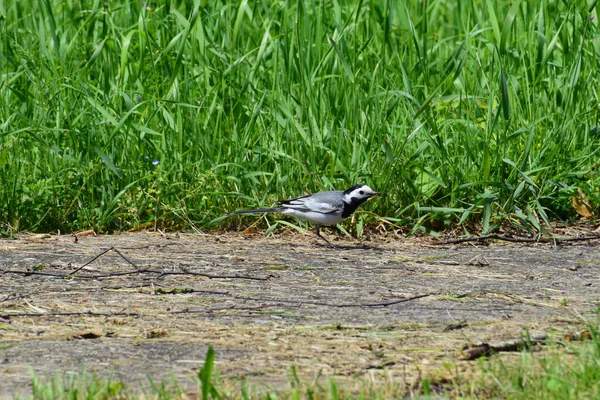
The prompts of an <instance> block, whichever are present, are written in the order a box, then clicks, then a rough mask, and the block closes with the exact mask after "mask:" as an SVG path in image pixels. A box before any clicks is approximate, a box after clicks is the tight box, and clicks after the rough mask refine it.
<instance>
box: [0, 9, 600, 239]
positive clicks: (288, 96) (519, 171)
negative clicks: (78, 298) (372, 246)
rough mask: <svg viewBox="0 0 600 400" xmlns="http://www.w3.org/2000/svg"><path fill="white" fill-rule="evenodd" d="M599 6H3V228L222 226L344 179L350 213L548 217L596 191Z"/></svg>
mask: <svg viewBox="0 0 600 400" xmlns="http://www.w3.org/2000/svg"><path fill="white" fill-rule="evenodd" d="M592 3H593V4H592ZM594 7H595V2H589V1H588V2H586V1H585V0H583V1H573V2H564V1H550V0H546V1H544V0H539V1H529V2H522V1H494V2H492V1H479V0H478V1H469V2H466V1H459V2H451V1H448V0H438V1H429V2H399V1H357V0H355V1H348V2H346V1H344V2H338V1H312V0H300V1H265V2H246V1H242V2H233V1H210V2H208V1H201V0H195V1H193V2H192V1H188V2H171V1H166V2H150V1H149V2H141V1H139V2H129V1H122V0H115V1H111V2H106V3H105V2H103V1H100V0H95V1H84V2H62V1H58V0H41V1H33V0H20V1H15V0H8V1H5V2H3V3H2V5H1V6H0V70H1V71H2V73H1V75H0V87H1V88H2V90H1V91H0V93H1V94H0V96H1V100H0V181H1V182H2V184H1V185H0V223H1V226H0V231H3V232H5V233H6V232H12V231H14V230H36V231H50V230H56V229H60V230H62V231H70V230H77V229H84V228H95V229H96V230H98V231H112V230H127V229H137V228H148V227H152V228H153V227H155V226H157V227H163V228H164V227H167V228H168V227H173V228H190V227H196V228H203V227H207V226H213V227H227V226H231V224H235V223H238V222H239V220H238V219H227V220H221V221H220V222H218V223H216V224H212V225H209V223H210V222H211V221H214V220H215V219H216V218H218V217H220V216H222V215H223V214H224V213H225V212H227V211H231V210H233V209H237V208H241V207H255V206H264V205H269V204H272V203H273V201H274V200H276V199H277V198H286V197H291V196H296V195H298V194H302V193H303V192H314V191H318V190H325V189H330V188H338V189H342V188H347V187H349V186H351V185H352V184H354V183H357V182H362V183H366V184H369V185H371V186H372V187H374V188H376V189H377V190H381V191H383V192H384V193H385V196H383V197H381V198H380V199H378V200H377V201H376V202H370V203H369V204H367V205H366V206H365V208H366V209H368V210H369V211H372V212H373V213H372V214H367V213H362V214H359V215H358V222H359V223H361V224H362V223H365V222H369V221H380V220H378V219H377V218H376V215H379V216H382V217H386V218H387V221H388V222H389V223H390V224H398V225H403V226H408V227H410V228H413V229H423V228H424V227H428V228H432V229H443V228H444V227H446V226H448V223H457V222H461V223H462V222H465V221H467V222H476V223H477V224H476V226H478V228H476V229H478V230H479V229H480V230H482V231H483V232H489V231H493V230H494V229H496V227H497V226H498V223H499V222H501V221H507V222H511V223H513V224H515V225H517V226H518V227H521V228H524V229H526V230H533V231H535V230H538V231H539V230H543V229H544V226H546V225H547V222H548V221H549V220H551V219H556V218H561V219H562V218H572V217H574V216H575V215H576V214H575V213H574V211H573V208H572V206H571V198H572V197H573V196H575V195H576V193H577V188H581V189H582V190H583V192H584V193H585V194H586V195H587V196H588V197H589V202H591V203H592V207H593V208H595V207H596V206H597V204H598V200H599V195H598V187H599V184H600V180H599V177H598V173H597V159H598V149H600V147H599V145H600V132H599V129H598V117H599V115H600V109H599V107H598V104H599V101H598V90H597V88H598V87H600V85H599V84H598V78H599V75H598V71H600V65H599V64H600V61H599V60H600V57H599V55H600V38H599V34H600V33H599V30H598V19H597V18H592V17H593V16H595V13H596V8H594ZM355 222H356V220H355ZM360 226H362V225H360ZM388 226H390V225H388ZM469 226H473V225H469Z"/></svg>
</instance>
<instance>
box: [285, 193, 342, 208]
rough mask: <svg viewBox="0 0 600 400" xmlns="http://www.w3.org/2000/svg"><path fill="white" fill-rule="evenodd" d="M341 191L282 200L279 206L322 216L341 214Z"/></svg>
mask: <svg viewBox="0 0 600 400" xmlns="http://www.w3.org/2000/svg"><path fill="white" fill-rule="evenodd" d="M342 195H343V192H342V191H331V192H320V193H315V194H313V195H307V196H302V197H298V198H296V199H290V200H284V201H281V202H280V204H281V205H282V206H283V207H285V208H293V209H295V210H300V211H314V212H319V213H323V214H331V213H336V212H341V211H343V209H344V203H343V201H342Z"/></svg>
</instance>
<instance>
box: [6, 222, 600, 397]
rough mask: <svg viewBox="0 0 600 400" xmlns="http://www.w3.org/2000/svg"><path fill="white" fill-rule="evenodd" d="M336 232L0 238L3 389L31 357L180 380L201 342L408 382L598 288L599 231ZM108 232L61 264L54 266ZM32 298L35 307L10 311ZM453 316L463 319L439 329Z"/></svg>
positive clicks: (272, 367) (541, 325)
mask: <svg viewBox="0 0 600 400" xmlns="http://www.w3.org/2000/svg"><path fill="white" fill-rule="evenodd" d="M338 244H343V245H344V246H346V247H345V248H344V249H343V250H333V249H329V248H326V247H323V246H321V245H319V244H316V242H315V241H314V240H313V239H312V238H311V237H308V238H307V237H301V236H279V237H277V238H266V239H265V238H262V237H251V238H244V237H242V236H241V235H234V234H230V235H225V236H217V235H209V236H200V235H192V234H173V235H166V236H163V235H159V234H150V233H139V234H123V235H114V236H97V237H83V238H80V239H79V241H78V242H77V243H75V242H74V240H73V237H69V236H24V237H22V238H20V239H18V240H3V241H0V272H2V274H0V315H3V316H4V317H3V318H2V319H0V373H1V374H2V381H3V384H2V385H3V388H2V389H3V392H4V394H5V395H9V396H10V395H12V394H16V393H28V391H29V386H28V385H29V382H30V376H29V372H28V367H29V366H30V367H31V368H33V370H35V371H36V372H37V373H39V374H42V375H45V374H48V375H54V374H55V373H56V372H57V371H67V370H74V371H80V370H83V369H84V368H85V369H86V370H87V371H88V372H90V371H93V372H98V373H100V374H105V375H107V374H109V373H111V372H112V374H113V377H114V379H119V380H123V381H126V382H129V383H131V384H133V386H135V385H142V386H144V385H147V378H146V375H147V374H150V375H151V376H152V377H153V378H154V379H155V380H160V379H161V378H169V377H170V376H171V375H173V376H175V377H176V378H177V379H179V380H181V382H183V383H184V384H186V383H187V384H189V383H190V376H191V375H192V374H193V373H195V371H197V370H198V368H199V367H200V366H201V365H202V362H203V359H204V354H205V351H206V348H207V345H208V344H212V345H213V347H214V348H215V352H216V360H217V362H216V365H217V368H218V370H219V372H220V374H221V375H222V376H224V377H230V378H248V379H249V380H251V381H253V382H259V383H265V384H269V385H274V386H276V387H285V386H286V385H287V383H286V382H287V380H286V373H287V371H288V370H289V368H290V367H291V366H295V368H296V370H297V371H298V374H299V375H300V376H301V377H306V378H309V379H314V378H315V377H316V376H317V375H318V374H320V375H321V376H323V377H332V376H333V377H336V379H337V380H339V381H341V382H343V381H344V380H348V381H349V380H351V379H356V378H357V377H360V378H364V377H367V378H369V379H389V378H390V377H392V378H394V379H403V380H405V381H408V382H410V381H411V380H414V379H416V377H417V376H418V375H419V374H423V373H424V372H427V371H432V370H443V363H444V362H445V361H448V360H452V361H454V360H456V354H457V352H458V351H459V350H460V348H461V347H462V346H463V345H464V344H467V343H469V342H476V341H479V340H501V339H507V338H515V337H519V335H520V334H521V332H522V330H523V329H524V328H527V329H529V330H530V331H531V332H532V333H536V332H540V333H541V332H547V331H548V330H550V329H554V330H558V331H572V330H574V329H577V328H578V327H580V326H581V325H582V322H583V318H586V317H588V316H589V315H590V313H591V312H592V310H594V309H596V308H597V307H598V304H599V302H598V299H599V298H600V296H599V295H600V276H599V274H598V272H599V268H600V250H599V248H598V247H597V242H595V243H586V244H579V245H564V246H559V247H555V246H551V245H540V246H518V245H505V244H493V245H490V246H472V245H459V246H437V245H428V244H427V242H423V241H415V240H412V241H411V240H389V239H388V240H384V239H378V240H374V241H369V242H365V243H363V244H362V245H358V244H356V243H354V242H347V243H342V242H338ZM112 247H114V248H116V249H117V250H118V251H119V253H117V252H115V251H109V252H107V253H106V254H104V255H102V256H101V257H99V258H98V259H96V260H95V261H93V262H92V263H90V264H89V265H87V266H86V267H85V268H83V269H81V270H80V271H79V272H77V273H76V274H75V275H73V276H72V277H71V278H67V279H66V278H60V277H57V276H53V275H66V274H68V273H71V272H73V271H74V270H75V269H76V268H77V267H80V266H81V265H83V264H85V263H86V262H88V261H90V260H91V259H93V258H94V257H95V256H97V255H98V254H100V253H101V252H102V251H105V250H107V249H110V248H112ZM27 271H29V272H30V273H31V274H30V275H25V274H24V272H27ZM43 273H48V274H49V275H41V274H43ZM207 276H211V278H208V277H207ZM222 276H227V277H225V278H220V277H222ZM421 295H427V296H425V297H422V298H418V299H413V300H409V301H403V300H407V299H410V298H414V297H416V296H421ZM13 313H20V314H21V316H18V317H15V316H13V317H10V318H8V317H7V314H13ZM36 313H42V314H44V313H45V314H47V315H42V316H37V315H35V316H24V315H23V314H36ZM53 313H62V314H61V315H49V314H53ZM69 313H73V314H69ZM86 313H88V314H86ZM92 314H93V315H92ZM458 321H466V326H464V327H462V328H459V329H454V330H445V328H446V327H447V326H448V325H451V324H456V323H457V322H458ZM469 365H470V364H469V363H468V362H462V363H459V368H461V369H466V368H469Z"/></svg>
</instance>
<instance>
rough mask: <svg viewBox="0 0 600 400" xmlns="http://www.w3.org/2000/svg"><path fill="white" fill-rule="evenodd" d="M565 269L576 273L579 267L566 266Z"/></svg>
mask: <svg viewBox="0 0 600 400" xmlns="http://www.w3.org/2000/svg"><path fill="white" fill-rule="evenodd" d="M567 269H568V270H569V271H577V270H578V269H579V267H578V266H577V265H571V266H568V267H567Z"/></svg>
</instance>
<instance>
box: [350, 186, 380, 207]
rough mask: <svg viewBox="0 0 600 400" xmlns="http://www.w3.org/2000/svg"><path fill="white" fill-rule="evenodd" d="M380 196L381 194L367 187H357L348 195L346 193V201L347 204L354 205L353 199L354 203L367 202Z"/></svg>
mask: <svg viewBox="0 0 600 400" xmlns="http://www.w3.org/2000/svg"><path fill="white" fill-rule="evenodd" d="M378 194H379V192H376V191H374V190H373V189H371V188H370V187H368V186H367V185H362V186H357V187H354V188H352V190H351V191H349V192H348V191H346V193H344V201H345V202H346V203H352V200H353V199H354V201H357V200H360V201H365V200H367V199H368V198H370V197H373V196H377V195H378Z"/></svg>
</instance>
